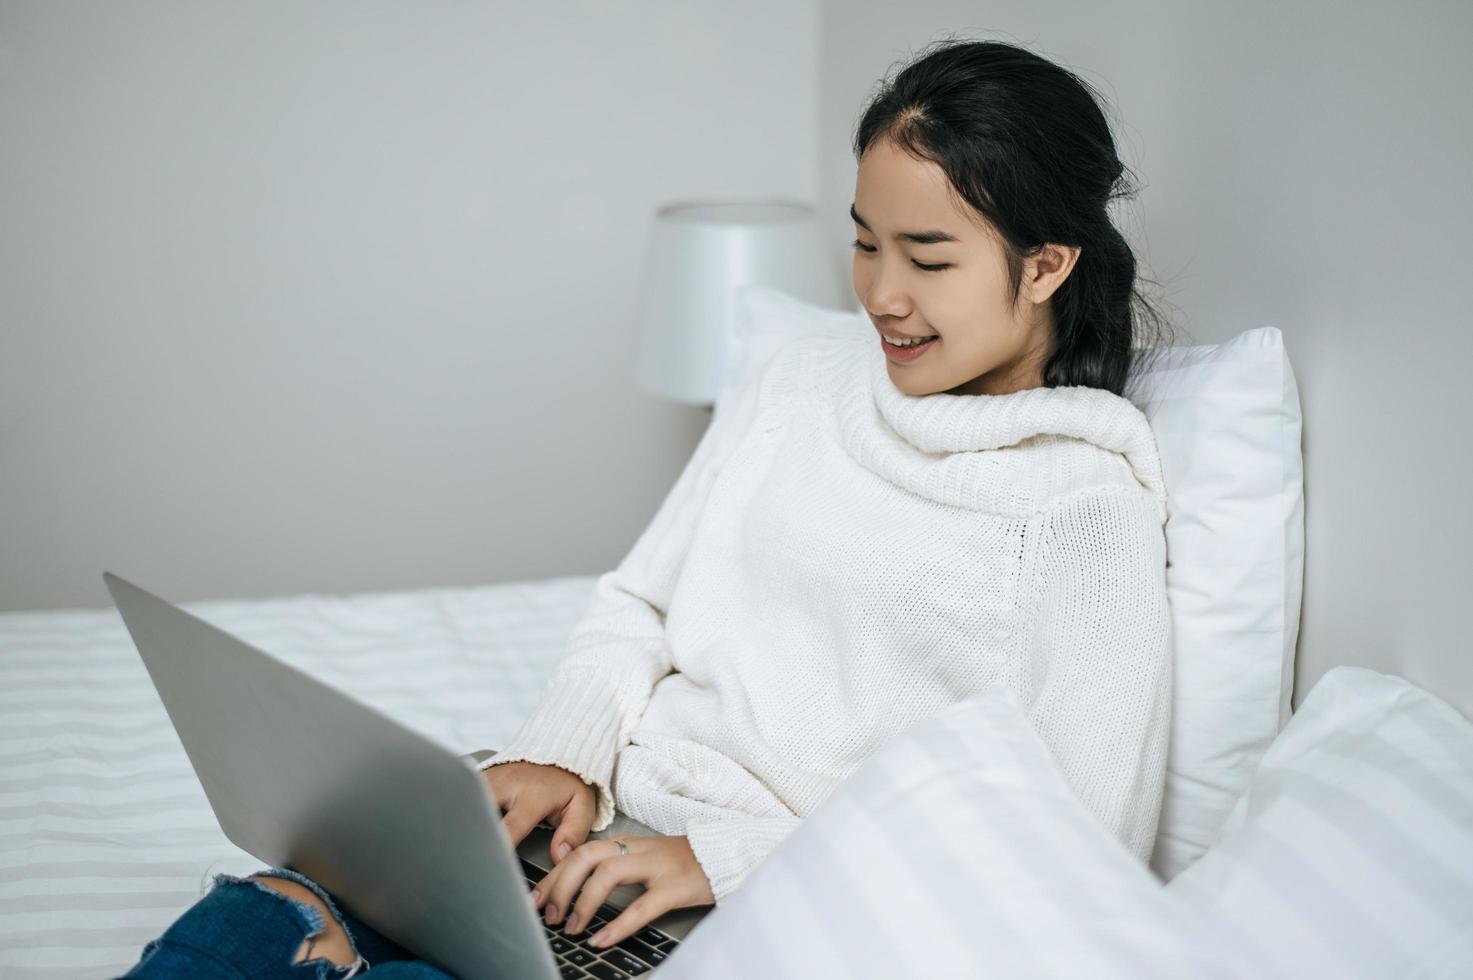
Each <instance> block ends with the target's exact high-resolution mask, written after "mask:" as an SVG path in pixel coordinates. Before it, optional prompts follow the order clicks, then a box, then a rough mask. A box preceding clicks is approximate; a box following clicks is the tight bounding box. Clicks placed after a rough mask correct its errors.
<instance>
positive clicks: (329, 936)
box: [250, 875, 358, 966]
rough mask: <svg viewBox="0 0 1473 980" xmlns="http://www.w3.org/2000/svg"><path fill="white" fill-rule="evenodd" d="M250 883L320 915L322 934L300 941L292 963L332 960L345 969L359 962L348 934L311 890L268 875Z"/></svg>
mask: <svg viewBox="0 0 1473 980" xmlns="http://www.w3.org/2000/svg"><path fill="white" fill-rule="evenodd" d="M250 880H251V881H254V882H256V883H258V884H261V885H265V886H266V887H267V888H270V889H271V890H272V891H278V892H281V894H283V895H285V896H286V897H288V898H294V899H296V900H297V901H299V902H303V903H305V904H307V905H311V906H312V907H313V908H315V909H317V910H318V911H319V912H321V913H322V921H323V923H324V927H323V930H322V932H320V933H318V934H317V935H315V936H308V937H307V938H306V939H304V940H302V945H301V946H299V947H297V957H296V959H295V960H293V961H292V962H294V963H301V962H304V961H305V960H308V959H318V958H323V959H327V960H331V961H332V962H333V964H334V965H336V966H348V965H350V964H352V963H353V962H354V961H355V960H357V959H358V957H357V954H355V953H354V952H353V945H352V943H350V942H348V933H347V932H346V931H345V930H344V929H343V927H342V924H341V923H339V922H338V920H337V919H335V918H333V915H332V912H330V911H329V910H328V908H327V905H326V904H325V903H324V902H323V901H322V899H320V898H318V897H317V893H316V892H314V891H312V889H310V888H308V887H307V886H306V885H301V884H298V883H297V882H295V881H288V880H287V879H285V878H276V877H272V876H270V875H251V876H250Z"/></svg>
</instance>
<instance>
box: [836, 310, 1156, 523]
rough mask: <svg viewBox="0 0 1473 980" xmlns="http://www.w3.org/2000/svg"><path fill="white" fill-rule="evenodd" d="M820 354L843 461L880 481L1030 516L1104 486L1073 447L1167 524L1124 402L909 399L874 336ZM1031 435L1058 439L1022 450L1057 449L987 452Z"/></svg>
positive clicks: (1082, 389) (1097, 397)
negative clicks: (1136, 489)
mask: <svg viewBox="0 0 1473 980" xmlns="http://www.w3.org/2000/svg"><path fill="white" fill-rule="evenodd" d="M851 341H852V342H851ZM841 348H842V349H841ZM829 356H832V357H835V358H836V359H837V360H838V361H839V362H840V363H839V365H836V366H839V367H841V369H840V370H831V371H827V372H817V373H818V374H819V375H827V376H828V377H830V378H831V379H833V380H834V381H835V382H836V383H837V384H838V385H839V386H840V387H839V388H838V389H835V390H832V391H831V396H832V397H833V399H834V401H833V402H832V404H834V406H835V411H836V414H835V419H836V423H837V425H838V434H839V438H840V440H841V442H842V443H843V444H844V446H845V448H846V449H847V450H848V451H849V453H850V455H852V456H853V457H854V458H855V459H856V460H858V461H859V462H861V463H862V464H864V465H865V466H866V467H867V468H869V469H871V470H874V471H876V472H879V473H881V474H882V475H884V476H886V477H887V478H890V479H892V480H895V481H896V482H900V483H902V484H903V485H907V486H910V487H911V488H912V489H915V490H918V491H919V492H923V493H925V494H926V495H927V496H931V497H933V498H934V499H938V500H942V501H945V502H949V503H955V504H958V505H960V506H967V507H972V508H978V509H996V510H999V511H1002V512H1028V511H1034V510H1037V509H1039V508H1040V507H1042V506H1044V505H1046V502H1047V498H1048V497H1049V496H1050V495H1052V494H1055V493H1061V492H1066V491H1067V490H1068V489H1070V488H1071V486H1073V485H1075V484H1080V485H1083V481H1088V480H1091V479H1100V480H1101V481H1102V482H1108V481H1109V480H1110V479H1111V474H1108V473H1107V472H1106V470H1108V468H1109V464H1108V463H1107V462H1103V461H1101V460H1100V459H1099V454H1088V453H1086V454H1080V453H1079V452H1077V450H1078V448H1080V447H1078V446H1077V444H1075V445H1073V446H1072V449H1073V450H1076V451H1072V452H1071V451H1070V449H1071V447H1070V446H1069V445H1068V444H1067V440H1079V441H1082V442H1085V443H1089V444H1091V445H1094V446H1098V447H1100V448H1102V449H1106V450H1109V451H1110V452H1111V453H1115V454H1118V457H1119V460H1117V461H1116V466H1117V473H1116V474H1114V475H1113V478H1114V479H1115V480H1116V481H1118V479H1119V474H1118V464H1119V461H1120V460H1123V462H1124V463H1125V464H1126V465H1127V466H1128V468H1129V471H1130V472H1131V473H1132V474H1133V475H1134V477H1135V479H1136V481H1137V482H1139V483H1140V485H1141V486H1143V487H1144V488H1145V489H1146V490H1148V491H1149V492H1150V493H1151V495H1152V496H1153V497H1154V498H1155V499H1156V502H1157V505H1158V508H1159V513H1160V516H1161V519H1162V521H1163V522H1164V521H1165V519H1166V486H1165V481H1164V480H1163V478H1162V473H1161V460H1160V456H1159V454H1158V452H1157V448H1156V438H1155V434H1154V433H1153V432H1152V430H1151V426H1150V423H1149V421H1148V420H1147V419H1146V416H1145V414H1144V413H1143V412H1142V411H1141V410H1140V409H1139V408H1137V407H1136V406H1135V404H1134V403H1132V402H1131V401H1130V400H1129V399H1127V398H1124V397H1122V396H1120V395H1116V394H1114V393H1113V392H1110V391H1106V390H1105V389H1103V388H1091V387H1086V386H1083V385H1075V386H1068V387H1061V388H1029V389H1025V390H1023V391H1017V392H1012V393H1010V394H1006V395H953V394H947V393H945V392H936V393H933V394H929V395H911V394H907V393H906V392H904V391H901V390H900V389H899V388H897V387H896V386H895V383H894V382H893V381H891V380H890V374H889V370H888V369H887V367H886V359H885V354H884V351H883V350H881V349H880V347H879V345H878V343H876V342H875V341H874V340H873V335H869V336H865V337H855V338H844V341H843V344H841V345H836V347H835V348H834V349H832V350H831V351H830V352H829ZM1040 436H1043V437H1047V436H1054V437H1062V438H1061V439H1059V438H1056V439H1052V440H1049V439H1039V440H1035V443H1034V444H1030V445H1035V444H1037V443H1049V444H1051V445H1052V446H1053V447H1054V449H1055V450H1062V451H1053V452H1044V453H1043V454H1042V455H1040V454H1039V453H1026V452H991V451H990V450H999V449H1004V448H1006V447H1010V446H1017V444H1018V443H1020V442H1023V441H1024V440H1029V439H1034V438H1035V437H1040ZM1061 443H1062V444H1063V445H1061ZM1019 448H1022V447H1019ZM1039 448H1043V447H1042V446H1040V447H1039ZM1091 457H1093V459H1091ZM1095 470H1098V471H1099V472H1092V471H1095ZM1087 471H1088V472H1087Z"/></svg>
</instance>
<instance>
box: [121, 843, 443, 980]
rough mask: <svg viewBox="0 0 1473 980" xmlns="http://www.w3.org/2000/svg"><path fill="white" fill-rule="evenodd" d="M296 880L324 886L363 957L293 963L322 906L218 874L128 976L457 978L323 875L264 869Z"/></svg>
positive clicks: (162, 979)
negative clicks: (373, 921) (380, 928)
mask: <svg viewBox="0 0 1473 980" xmlns="http://www.w3.org/2000/svg"><path fill="white" fill-rule="evenodd" d="M257 874H259V875H261V876H273V877H277V878H286V879H289V880H291V881H296V882H299V883H301V884H302V885H305V886H306V887H308V888H310V889H312V891H314V892H316V893H317V897H318V898H321V899H322V901H323V904H325V905H326V906H327V907H328V909H329V910H331V912H332V914H333V918H335V919H337V921H338V922H339V923H340V924H341V925H342V927H343V929H344V930H345V931H346V932H347V933H348V942H349V943H350V944H352V946H353V950H354V952H356V953H357V954H358V960H357V962H356V963H353V964H352V965H350V966H337V965H336V964H334V963H333V962H332V961H331V960H328V959H324V958H321V957H316V958H314V957H312V955H311V953H310V952H309V953H308V955H307V958H306V959H305V960H303V962H301V963H293V962H292V961H293V960H294V959H296V955H297V950H298V949H299V948H300V947H301V945H302V940H304V939H306V938H307V937H309V936H314V935H317V934H318V933H320V932H322V929H323V926H324V925H326V923H325V922H324V921H323V917H322V913H321V911H320V910H318V909H316V908H313V907H312V906H310V905H306V904H304V903H302V902H299V901H297V900H296V899H294V898H291V897H289V896H287V895H283V894H282V893H281V892H278V891H275V890H274V889H271V888H267V887H266V886H265V885H262V884H258V883H257V882H254V881H251V880H249V879H246V878H237V877H235V876H233V875H224V874H222V875H216V876H215V883H214V886H213V887H212V888H211V889H210V891H209V892H208V893H207V894H206V895H205V897H204V898H201V899H200V900H199V901H198V902H196V903H194V904H193V905H192V906H190V907H189V908H188V909H186V910H185V912H184V914H183V915H181V916H180V917H179V918H178V919H176V920H175V922H174V924H173V925H171V926H169V928H168V929H167V930H165V932H164V934H163V935H162V936H160V937H159V938H157V939H155V940H153V941H152V942H150V943H149V944H148V945H147V946H144V947H143V955H142V957H141V958H140V959H139V960H138V964H137V965H136V966H134V967H133V969H131V970H129V971H128V972H127V974H126V976H128V977H140V978H145V980H185V978H190V980H193V978H198V977H221V978H250V977H261V978H264V980H277V978H280V980H347V978H348V977H352V976H356V975H358V974H360V973H361V972H363V971H370V972H372V973H373V975H374V976H375V977H382V978H383V980H390V978H400V980H451V978H450V974H448V973H446V972H444V971H443V970H440V969H438V968H436V967H434V966H431V965H430V964H428V963H426V962H425V961H424V960H419V959H415V958H414V955H413V954H412V953H410V952H409V951H408V950H406V949H404V948H403V947H401V946H399V945H398V944H396V943H394V942H393V941H392V940H390V939H388V938H386V937H384V936H382V935H380V934H378V933H377V932H374V931H373V930H372V929H370V928H369V927H368V926H367V925H365V924H364V923H362V922H360V921H359V920H358V919H356V918H354V917H353V916H352V915H349V914H348V913H347V912H344V911H342V910H341V909H339V908H338V907H337V905H336V904H335V903H334V902H333V900H332V898H331V897H330V896H329V895H328V894H327V892H326V891H325V890H324V889H323V888H322V886H321V885H319V884H317V882H315V881H312V880H311V879H310V878H308V877H307V876H306V875H303V874H301V873H300V872H297V871H292V870H290V869H288V868H272V869H271V870H269V871H261V872H257Z"/></svg>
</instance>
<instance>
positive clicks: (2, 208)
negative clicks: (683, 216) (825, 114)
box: [0, 0, 819, 609]
mask: <svg viewBox="0 0 1473 980" xmlns="http://www.w3.org/2000/svg"><path fill="white" fill-rule="evenodd" d="M818 12H819V10H818V5H817V3H816V2H814V0H809V2H800V3H793V2H784V0H764V2H756V3H742V4H739V5H738V4H717V3H703V4H689V3H681V2H674V0H672V2H663V3H654V2H644V3H633V2H621V3H607V2H602V3H601V2H592V0H582V2H571V0H558V2H549V3H536V4H512V3H477V4H462V3H446V2H439V3H413V4H409V3H398V4H383V3H359V2H349V0H331V2H320V0H319V2H313V3H295V2H276V3H202V2H197V0H173V2H163V0H150V2H141V0H130V2H128V3H105V4H104V3H85V4H84V3H57V2H46V0H5V2H0V609H25V608H49V607H59V606H73V605H74V606H102V605H106V604H107V603H108V599H107V594H106V591H105V590H104V588H103V585H102V580H101V574H102V571H103V570H104V569H110V570H112V571H115V572H117V573H119V574H122V575H124V576H125V577H128V578H132V579H134V580H136V581H138V582H139V583H140V584H142V585H144V586H145V587H147V588H151V589H155V590H157V591H159V592H161V593H162V594H164V595H166V596H168V597H169V598H172V599H176V600H181V601H186V600H191V599H195V598H205V597H227V596H229V597H247V596H264V595H278V594H290V593H295V592H302V591H327V592H343V591H356V590H374V589H391V588H411V587H421V586H437V585H454V584H467V585H469V584H479V583H485V582H493V581H505V580H515V579H530V578H538V577H543V576H549V575H558V574H589V573H595V572H600V571H603V570H605V569H607V568H610V567H613V565H614V564H615V563H616V562H617V561H618V560H619V559H620V558H621V557H622V556H623V555H624V554H625V553H626V552H627V550H628V548H629V546H630V545H631V544H632V543H633V541H634V538H635V537H636V535H637V534H638V533H639V531H640V530H642V529H643V527H644V526H645V525H646V524H647V523H648V521H649V518H650V517H651V516H652V515H653V513H654V510H655V508H656V507H657V506H658V504H659V502H660V500H661V499H662V498H663V496H664V494H665V492H666V491H667V490H668V488H669V486H670V485H671V483H673V481H674V479H675V477H676V475H677V474H678V473H679V471H680V468H681V467H682V466H683V465H684V463H685V461H686V459H687V458H688V456H689V454H690V451H691V449H692V448H693V447H694V445H695V443H696V441H697V440H698V439H699V437H700V434H701V432H702V431H703V430H704V427H705V425H706V423H707V421H708V418H709V416H708V414H707V412H706V411H705V410H703V409H699V408H688V407H682V406H678V405H672V404H665V403H661V402H658V401H655V400H653V399H650V398H647V397H646V396H644V395H642V394H640V393H639V392H638V391H637V390H636V389H635V387H634V384H633V381H632V374H631V372H632V359H631V358H632V354H631V351H630V348H629V340H630V338H631V337H632V335H633V328H634V323H633V314H634V310H633V304H634V299H635V291H636V287H637V284H638V276H639V264H640V259H641V257H642V250H643V246H644V242H645V236H646V232H647V229H648V223H649V219H650V215H651V214H652V212H653V210H654V209H655V208H656V207H657V206H658V205H659V204H660V203H662V202H664V201H667V200H671V199H676V198H686V197H694V196H701V195H725V194H772V195H777V196H786V197H797V198H803V199H811V198H812V197H813V196H814V190H815V188H814V176H815V173H816V152H817V148H818V143H817V140H816V139H815V137H814V133H815V132H816V131H817V69H816V67H815V63H814V57H813V52H814V51H815V50H817V48H818V39H817V29H818Z"/></svg>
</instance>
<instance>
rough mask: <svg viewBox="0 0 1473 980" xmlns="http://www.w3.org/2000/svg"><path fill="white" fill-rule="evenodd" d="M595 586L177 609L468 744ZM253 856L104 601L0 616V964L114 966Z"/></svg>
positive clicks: (484, 744)
mask: <svg viewBox="0 0 1473 980" xmlns="http://www.w3.org/2000/svg"><path fill="white" fill-rule="evenodd" d="M596 579H597V577H596V576H570V577H561V578H552V579H544V580H537V581H524V582H511V583H502V584H497V585H489V586H482V587H477V588H461V589H428V590H414V591H401V592H382V593H359V594H354V595H346V596H332V595H316V594H313V595H302V596H294V597H286V598H272V599H260V600H216V601H204V602H192V603H183V604H182V606H183V608H185V609H187V610H189V611H190V612H192V613H194V614H195V615H198V616H200V617H201V618H203V619H206V620H208V621H209V622H211V623H214V624H215V625H217V626H219V627H221V628H223V629H225V630H227V631H229V632H231V633H234V634H235V635H237V636H239V637H241V638H242V639H244V640H246V641H247V642H250V643H253V644H255V645H257V646H259V647H261V648H262V649H264V650H267V651H268V652H270V653H272V654H274V655H276V656H278V657H280V658H282V659H283V660H286V661H288V662H289V663H293V664H296V665H297V666H300V667H302V668H304V669H305V670H307V671H308V672H310V673H311V674H312V675H313V676H315V677H317V678H320V679H321V680H323V681H325V682H327V683H329V684H332V685H335V686H337V687H338V688H340V689H341V690H343V691H346V692H348V693H350V694H352V695H354V696H356V697H358V698H360V699H362V700H363V701H365V702H367V703H369V704H371V705H373V706H374V707H377V708H379V709H381V710H383V711H384V712H386V713H388V714H389V715H390V716H392V717H394V718H396V719H398V720H400V721H402V722H404V723H405V724H407V725H409V726H411V727H413V728H415V729H417V730H418V731H421V732H423V733H425V734H426V735H428V736H430V737H431V738H433V739H435V740H436V741H439V742H441V743H442V744H444V745H446V746H447V747H449V748H450V749H452V750H454V751H456V752H470V751H473V750H476V749H482V748H495V747H496V746H498V745H503V744H505V743H506V741H507V740H509V739H510V738H511V736H512V735H513V734H514V733H515V732H516V729H517V727H518V725H519V724H520V723H521V720H522V719H523V718H524V717H526V715H527V714H528V713H529V712H530V711H531V709H532V707H533V706H534V705H535V703H536V701H537V698H538V697H539V696H540V693H541V689H542V687H543V685H544V684H545V682H546V680H547V678H548V677H549V676H550V674H551V671H552V668H553V666H554V665H555V664H556V663H557V661H558V660H559V659H560V658H561V656H562V653H563V651H564V649H565V643H566V640H567V637H568V634H569V633H570V632H571V630H572V628H573V626H574V625H575V624H576V622H577V620H578V619H579V618H580V617H581V615H582V614H583V612H584V611H585V610H586V608H587V606H588V603H589V601H590V599H591V598H592V591H593V585H594V582H595V581H596ZM139 584H140V585H142V586H143V587H144V588H149V587H150V583H147V582H140V583H139ZM166 598H167V596H166ZM260 866H261V864H260V862H259V861H257V860H256V859H255V858H252V857H251V856H250V855H248V854H246V853H245V852H243V851H241V850H240V849H239V848H237V847H235V846H234V845H232V844H231V843H230V842H229V841H227V840H226V839H225V836H224V834H222V833H221V831H220V829H219V827H218V826H217V825H216V823H215V818H214V815H213V814H212V812H211V811H210V807H209V803H208V802H207V801H206V799H205V796H204V792H203V790H201V789H200V786H199V783H198V781H197V780H196V779H195V776H194V772H193V770H192V769H191V768H190V765H189V760H188V758H187V757H186V756H185V754H184V749H183V747H182V746H181V745H180V744H179V740H178V738H177V736H175V734H174V729H173V726H172V725H170V723H169V719H168V716H167V714H166V713H165V712H164V708H163V705H162V704H161V703H160V701H159V699H158V695H157V694H156V693H155V691H154V688H153V684H152V683H151V682H150V681H149V679H148V674H147V672H146V671H145V670H144V668H143V664H142V661H141V660H140V659H139V657H138V652H137V650H136V649H135V648H134V646H133V642H132V640H131V638H130V637H129V636H128V633H127V630H126V628H125V627H124V625H123V622H122V618H121V617H120V616H119V615H118V613H117V610H115V609H111V608H109V609H104V610H92V609H88V610H52V611H43V612H26V613H3V614H0V977H4V978H6V980H10V978H16V980H24V978H53V977H63V976H64V977H81V978H87V977H113V976H117V975H118V974H120V973H122V972H124V971H126V970H127V969H128V968H129V967H131V966H132V965H133V964H134V963H135V962H136V961H137V958H138V953H139V951H140V949H141V948H142V946H143V944H144V943H145V942H147V941H148V940H149V939H152V938H153V937H154V936H157V935H158V934H159V933H160V932H162V931H163V929H164V928H166V927H167V926H168V924H169V923H170V922H172V921H173V920H174V918H176V917H177V916H178V915H179V913H180V912H181V911H182V910H183V909H184V908H186V907H187V906H189V905H190V904H192V903H193V902H194V901H195V900H196V899H197V898H198V897H199V896H200V895H201V894H202V893H203V892H204V890H205V889H206V888H207V886H208V883H209V880H210V877H211V876H212V875H213V874H214V873H216V872H219V871H228V872H231V873H234V874H247V873H250V872H251V871H254V870H257V869H258V868H259V867H260Z"/></svg>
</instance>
